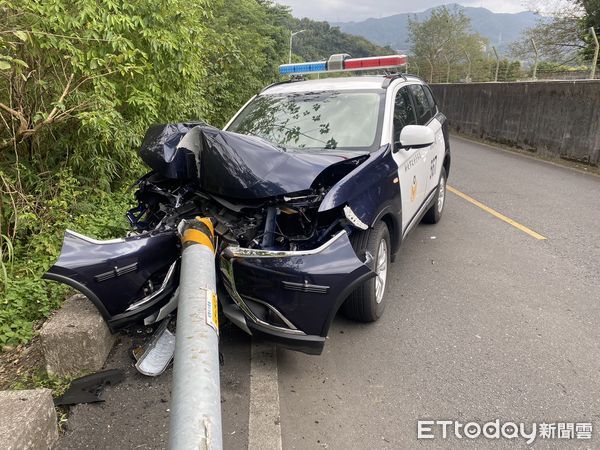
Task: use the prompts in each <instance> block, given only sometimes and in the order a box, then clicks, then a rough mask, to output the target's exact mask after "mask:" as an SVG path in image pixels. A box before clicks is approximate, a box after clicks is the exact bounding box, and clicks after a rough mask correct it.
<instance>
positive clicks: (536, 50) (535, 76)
mask: <svg viewBox="0 0 600 450" xmlns="http://www.w3.org/2000/svg"><path fill="white" fill-rule="evenodd" d="M531 44H532V45H533V51H534V52H535V62H534V63H533V79H534V80H537V66H538V59H539V57H540V55H539V53H538V48H537V45H535V41H534V40H533V38H531Z"/></svg>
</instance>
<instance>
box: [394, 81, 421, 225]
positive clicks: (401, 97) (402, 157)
mask: <svg viewBox="0 0 600 450" xmlns="http://www.w3.org/2000/svg"><path fill="white" fill-rule="evenodd" d="M416 124H417V116H416V114H415V107H414V105H413V102H412V100H411V95H410V93H409V90H408V88H407V87H406V86H404V87H400V88H399V89H398V91H397V92H396V94H395V99H394V114H393V129H394V133H393V145H394V160H395V161H396V164H398V178H399V181H400V192H401V198H402V234H404V233H405V232H406V229H407V227H408V226H409V224H410V222H411V220H412V219H413V217H414V216H415V214H417V212H418V211H419V208H420V206H421V204H422V203H423V200H424V195H425V189H426V185H427V170H426V167H425V165H426V158H427V151H428V149H427V148H424V149H415V148H409V149H403V148H400V146H399V143H400V132H401V131H402V128H404V127H405V126H406V125H416Z"/></svg>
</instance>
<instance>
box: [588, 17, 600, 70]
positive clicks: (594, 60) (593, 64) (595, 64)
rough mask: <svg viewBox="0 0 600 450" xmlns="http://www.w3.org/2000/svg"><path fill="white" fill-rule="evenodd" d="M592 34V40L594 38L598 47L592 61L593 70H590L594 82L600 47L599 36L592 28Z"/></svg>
mask: <svg viewBox="0 0 600 450" xmlns="http://www.w3.org/2000/svg"><path fill="white" fill-rule="evenodd" d="M590 34H591V35H592V38H594V44H595V45H596V50H595V51H594V58H593V59H592V69H591V70H590V78H591V79H592V80H593V79H594V77H595V76H596V66H597V65H598V52H599V51H600V45H599V44H598V35H597V34H596V30H594V27H590Z"/></svg>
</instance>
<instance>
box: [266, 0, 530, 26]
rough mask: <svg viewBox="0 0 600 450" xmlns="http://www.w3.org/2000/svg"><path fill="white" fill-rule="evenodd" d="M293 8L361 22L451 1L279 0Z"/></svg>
mask: <svg viewBox="0 0 600 450" xmlns="http://www.w3.org/2000/svg"><path fill="white" fill-rule="evenodd" d="M276 2H277V3H280V4H282V5H287V6H291V7H292V12H293V15H294V16H295V17H298V18H302V17H308V18H310V19H314V20H327V21H328V22H349V21H361V20H364V19H368V18H369V17H376V18H377V17H386V16H391V15H394V14H399V13H407V12H419V11H424V10H426V9H429V8H431V7H432V6H439V5H443V4H447V3H452V0H446V1H444V0H441V1H440V0H421V1H418V2H415V1H414V0H276ZM456 3H460V4H461V5H464V6H476V7H483V8H487V9H489V10H491V11H494V12H508V13H514V12H519V11H525V10H526V9H527V7H526V5H527V4H528V3H530V2H529V1H528V0H459V1H456Z"/></svg>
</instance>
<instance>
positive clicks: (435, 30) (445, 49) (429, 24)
mask: <svg viewBox="0 0 600 450" xmlns="http://www.w3.org/2000/svg"><path fill="white" fill-rule="evenodd" d="M408 27H409V41H410V44H411V52H412V55H413V57H414V58H415V59H416V62H417V64H418V66H419V67H420V68H421V74H426V75H427V76H428V77H429V80H430V81H433V74H434V72H436V71H439V69H440V68H442V67H444V68H445V67H447V65H448V64H450V65H451V66H457V65H461V66H464V65H465V64H468V62H467V60H468V59H470V60H471V62H472V68H473V67H475V66H474V65H473V62H478V61H481V60H483V59H484V52H485V46H486V45H487V40H486V39H485V38H483V37H482V36H481V35H479V34H478V33H476V32H474V31H473V30H472V29H471V21H470V19H469V18H468V17H467V16H466V15H465V13H464V12H463V11H462V10H461V9H458V8H448V7H446V6H441V7H439V8H435V9H434V10H433V11H432V12H431V15H430V16H429V18H428V19H426V20H424V21H422V22H419V21H418V20H411V19H409V22H408ZM467 55H468V58H467Z"/></svg>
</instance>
